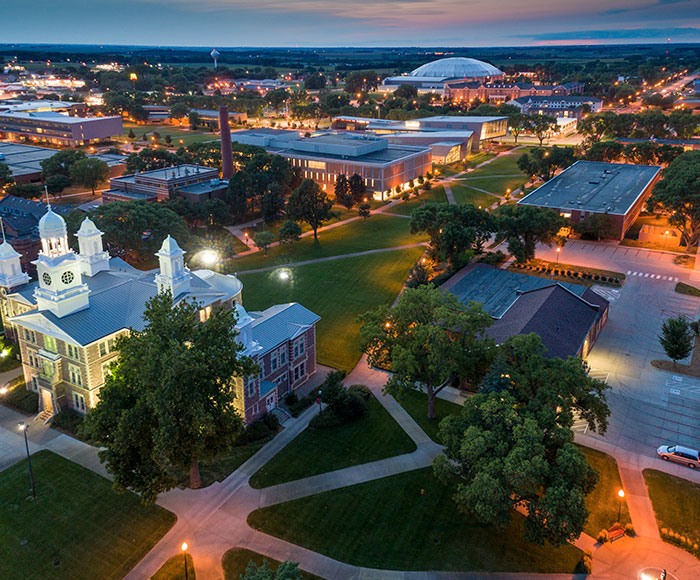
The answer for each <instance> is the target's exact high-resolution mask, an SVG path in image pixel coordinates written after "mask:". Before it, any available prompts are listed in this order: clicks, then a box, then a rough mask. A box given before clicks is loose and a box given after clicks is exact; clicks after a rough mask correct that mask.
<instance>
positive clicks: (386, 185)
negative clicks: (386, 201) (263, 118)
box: [231, 129, 432, 197]
mask: <svg viewBox="0 0 700 580" xmlns="http://www.w3.org/2000/svg"><path fill="white" fill-rule="evenodd" d="M231 139H232V141H236V142H238V143H241V144H244V145H256V146H258V147H264V148H265V150H266V151H268V152H269V153H275V154H277V155H282V156H283V157H285V158H287V159H289V161H290V162H291V164H292V166H294V167H296V168H298V169H299V171H300V172H301V175H302V177H304V178H305V179H313V180H314V181H315V182H316V183H318V184H319V185H320V186H321V187H323V188H324V189H326V190H327V191H329V192H333V191H334V190H335V182H336V180H337V177H338V175H346V176H348V177H350V176H351V175H354V174H357V175H359V176H360V177H362V179H363V181H364V183H365V186H366V187H367V189H368V190H370V191H373V192H376V193H377V194H383V193H384V192H386V191H394V190H395V188H396V187H401V188H404V187H407V186H408V184H409V182H410V181H411V180H413V179H416V178H417V177H419V176H422V175H425V174H426V173H427V172H429V171H430V170H431V168H432V157H431V151H430V148H429V147H424V146H410V145H394V144H390V143H389V142H388V141H387V140H386V139H382V138H379V137H377V136H375V135H361V134H352V133H333V132H321V133H315V134H313V135H312V136H310V137H304V136H302V135H300V134H299V133H298V132H297V131H283V130H277V129H252V130H248V131H237V132H235V133H233V134H232V135H231ZM376 197H382V195H377V196H376Z"/></svg>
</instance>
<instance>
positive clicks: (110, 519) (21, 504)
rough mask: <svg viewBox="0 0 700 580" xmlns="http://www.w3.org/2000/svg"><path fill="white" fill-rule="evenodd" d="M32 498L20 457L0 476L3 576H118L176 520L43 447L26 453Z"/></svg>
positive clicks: (58, 579) (59, 579)
mask: <svg viewBox="0 0 700 580" xmlns="http://www.w3.org/2000/svg"><path fill="white" fill-rule="evenodd" d="M32 467H33V469H34V477H35V479H36V485H37V499H36V500H31V499H27V497H28V496H30V493H29V491H28V490H29V474H28V470H27V463H26V461H22V462H21V463H18V464H16V465H13V466H12V467H10V468H9V469H6V470H5V471H3V472H2V473H0V497H1V498H2V501H0V538H2V542H0V569H2V570H3V571H4V574H3V577H4V578H23V579H30V578H31V579H37V580H39V579H45V578H51V579H52V580H64V579H65V580H81V579H85V580H94V579H95V578H100V579H101V580H109V579H115V580H116V579H120V578H123V577H124V575H125V574H126V573H127V572H128V571H129V570H130V569H131V568H132V567H133V566H134V565H135V564H136V563H137V562H138V561H139V560H140V559H141V558H142V557H143V556H144V555H145V554H146V553H147V552H148V551H149V550H150V549H151V548H152V547H153V546H154V545H155V544H156V542H158V540H160V538H161V537H162V536H163V535H164V534H165V533H166V532H167V531H168V530H169V529H170V528H171V527H172V525H173V524H174V523H175V520H176V517H175V515H174V514H172V513H171V512H169V511H167V510H164V509H163V508H161V507H158V506H148V507H146V506H143V505H142V504H141V503H140V501H139V498H138V497H136V496H135V495H134V494H132V493H123V494H118V493H116V492H115V491H114V490H113V489H112V484H111V483H110V482H109V481H107V480H106V479H104V478H103V477H100V476H99V475H97V474H95V473H93V472H91V471H89V470H87V469H85V468H84V467H81V466H79V465H76V464H75V463H72V462H70V461H68V460H67V459H64V458H62V457H60V456H58V455H56V454H54V453H51V452H50V451H40V452H39V453H35V454H34V455H32Z"/></svg>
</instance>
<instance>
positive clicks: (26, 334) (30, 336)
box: [24, 328, 36, 343]
mask: <svg viewBox="0 0 700 580" xmlns="http://www.w3.org/2000/svg"><path fill="white" fill-rule="evenodd" d="M24 338H25V339H26V340H28V341H29V342H34V343H36V335H35V334H34V331H33V330H29V329H27V328H25V329H24Z"/></svg>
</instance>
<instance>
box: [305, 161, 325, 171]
mask: <svg viewBox="0 0 700 580" xmlns="http://www.w3.org/2000/svg"><path fill="white" fill-rule="evenodd" d="M309 169H323V170H324V171H325V170H326V162H325V161H312V160H309Z"/></svg>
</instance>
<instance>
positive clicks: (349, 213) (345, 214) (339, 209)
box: [244, 202, 375, 238]
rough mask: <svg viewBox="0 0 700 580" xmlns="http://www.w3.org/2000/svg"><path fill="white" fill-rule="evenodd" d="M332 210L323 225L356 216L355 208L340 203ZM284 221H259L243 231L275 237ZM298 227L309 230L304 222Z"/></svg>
mask: <svg viewBox="0 0 700 580" xmlns="http://www.w3.org/2000/svg"><path fill="white" fill-rule="evenodd" d="M372 204H373V205H374V204H375V202H372ZM373 209H374V208H373ZM333 211H334V212H336V217H334V218H333V219H330V220H328V221H327V222H324V224H323V225H324V226H328V225H331V224H334V223H337V222H341V221H344V220H346V219H349V218H354V217H357V216H358V213H357V209H355V208H353V209H348V208H346V207H344V206H342V205H334V206H333ZM285 221H286V220H284V221H279V222H274V223H272V224H266V223H259V224H257V225H255V226H254V227H252V228H246V229H245V230H244V231H246V232H248V235H249V236H251V237H252V236H253V234H255V233H257V232H262V231H265V232H272V233H273V234H275V238H276V237H277V235H278V232H279V230H280V228H281V227H282V226H283V225H284V222H285ZM299 227H300V228H301V233H302V234H303V233H305V232H310V231H311V227H310V226H309V224H307V223H306V222H301V223H299Z"/></svg>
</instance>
